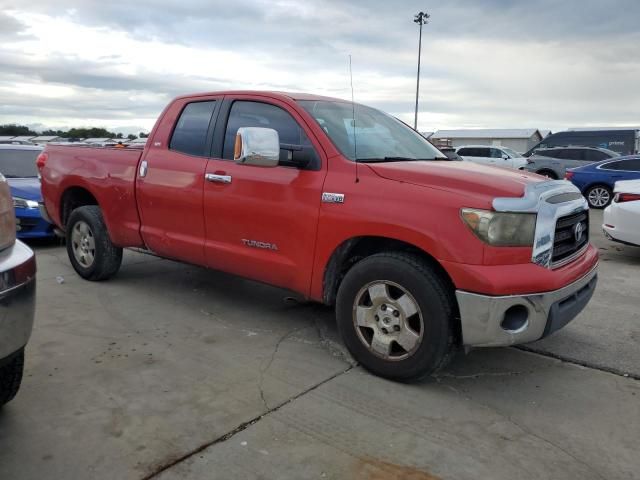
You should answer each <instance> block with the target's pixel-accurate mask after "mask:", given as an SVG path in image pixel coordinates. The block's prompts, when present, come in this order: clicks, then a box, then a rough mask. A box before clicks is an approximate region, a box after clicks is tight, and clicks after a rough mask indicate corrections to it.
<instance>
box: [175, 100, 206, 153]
mask: <svg viewBox="0 0 640 480" xmlns="http://www.w3.org/2000/svg"><path fill="white" fill-rule="evenodd" d="M215 107H216V101H215V100H211V101H206V102H192V103H188V104H187V105H186V106H185V107H184V109H183V110H182V113H181V114H180V118H178V121H177V122H176V126H175V128H174V130H173V135H172V136H171V141H170V143H169V149H170V150H174V151H177V152H181V153H186V154H187V155H195V156H198V157H207V156H209V152H208V144H209V141H208V136H209V132H210V124H211V119H212V117H213V112H214V109H215Z"/></svg>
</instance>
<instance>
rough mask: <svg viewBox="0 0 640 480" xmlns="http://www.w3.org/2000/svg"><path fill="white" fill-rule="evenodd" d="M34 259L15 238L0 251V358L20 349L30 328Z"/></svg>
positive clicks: (33, 286)
mask: <svg viewBox="0 0 640 480" xmlns="http://www.w3.org/2000/svg"><path fill="white" fill-rule="evenodd" d="M35 277H36V260H35V256H34V254H33V252H32V251H31V249H30V248H29V247H27V246H26V245H24V244H23V243H21V242H20V241H17V242H16V243H15V244H14V245H13V246H12V247H10V248H7V249H6V250H3V251H2V252H0V360H2V359H4V358H7V357H9V356H10V355H11V354H13V353H15V352H17V351H18V350H20V349H21V348H23V347H24V346H25V345H26V344H27V341H28V340H29V337H30V336H31V330H32V328H33V317H34V314H35V291H36V280H35Z"/></svg>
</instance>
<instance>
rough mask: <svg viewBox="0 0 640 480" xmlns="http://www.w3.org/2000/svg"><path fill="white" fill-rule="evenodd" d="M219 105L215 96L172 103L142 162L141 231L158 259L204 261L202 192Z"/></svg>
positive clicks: (139, 184)
mask: <svg viewBox="0 0 640 480" xmlns="http://www.w3.org/2000/svg"><path fill="white" fill-rule="evenodd" d="M219 104H220V99H219V98H215V97H212V98H204V99H202V100H201V99H199V100H198V101H197V102H194V101H192V102H188V101H187V100H184V101H178V102H175V103H174V104H172V105H171V107H169V110H168V111H167V112H166V113H165V114H164V116H163V126H162V127H161V128H160V130H159V131H158V132H156V133H155V134H154V137H153V139H150V140H149V141H150V143H151V142H153V143H152V144H150V145H149V147H148V148H147V151H146V155H145V157H144V158H142V160H141V164H140V168H139V171H138V172H137V173H138V175H137V178H138V180H137V189H136V197H137V202H138V208H139V211H140V217H141V221H142V228H141V232H142V237H143V239H144V241H145V244H146V245H147V246H148V247H149V248H150V249H151V250H152V251H154V252H155V253H157V254H159V255H162V256H165V257H169V258H175V259H178V260H183V261H186V262H190V263H196V264H203V263H204V238H205V225H204V217H203V215H202V193H203V188H204V173H205V170H206V167H207V160H208V157H209V151H210V148H211V139H212V136H213V123H214V121H213V120H212V119H214V118H215V113H217V110H218V106H219ZM174 124H175V128H174Z"/></svg>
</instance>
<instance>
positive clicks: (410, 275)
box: [336, 252, 455, 381]
mask: <svg viewBox="0 0 640 480" xmlns="http://www.w3.org/2000/svg"><path fill="white" fill-rule="evenodd" d="M454 312H455V299H454V298H453V292H452V291H451V288H450V287H449V286H448V285H447V284H446V283H445V282H444V281H443V279H442V278H441V277H440V275H439V274H437V273H436V272H435V270H434V269H433V268H432V267H431V266H430V265H428V264H427V263H426V262H424V261H423V260H422V259H420V258H419V257H417V256H415V255H412V254H407V253H399V252H398V253H395V252H391V253H380V254H376V255H372V256H370V257H367V258H365V259H364V260H361V261H360V262H358V263H357V264H356V265H354V266H353V268H351V270H349V271H348V272H347V274H346V276H345V278H344V280H343V281H342V283H341V285H340V288H339V290H338V297H337V300H336V316H337V320H338V328H339V330H340V333H341V335H342V338H343V340H344V343H345V345H346V346H347V348H348V349H349V351H350V352H351V354H352V355H353V356H354V358H355V359H356V360H357V361H358V362H359V363H360V364H361V365H362V366H364V367H365V368H366V369H368V370H370V371H371V372H373V373H375V374H377V375H380V376H382V377H386V378H390V379H394V380H401V381H409V380H416V379H419V378H422V377H425V376H428V375H430V374H432V373H435V372H436V371H438V370H440V369H441V368H443V367H444V366H445V365H446V364H447V363H448V361H449V360H450V358H451V357H452V355H453V353H454V343H455V342H454V328H453V327H454V324H455V323H454V322H455V314H454Z"/></svg>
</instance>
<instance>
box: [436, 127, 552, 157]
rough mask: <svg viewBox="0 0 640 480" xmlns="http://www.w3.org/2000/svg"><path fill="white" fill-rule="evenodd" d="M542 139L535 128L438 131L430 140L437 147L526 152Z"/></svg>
mask: <svg viewBox="0 0 640 480" xmlns="http://www.w3.org/2000/svg"><path fill="white" fill-rule="evenodd" d="M542 139H543V136H542V134H541V133H540V130H538V129H537V128H509V129H503V128H498V129H466V130H438V131H437V132H436V133H434V134H433V135H432V136H431V138H430V140H431V141H432V142H433V143H435V144H437V145H439V146H445V145H448V146H452V147H460V146H462V145H495V146H501V147H509V148H511V149H512V150H515V151H516V152H521V153H522V152H526V151H527V150H529V149H530V148H531V147H533V146H534V145H536V144H537V143H539V142H540V141H541V140H542Z"/></svg>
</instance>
